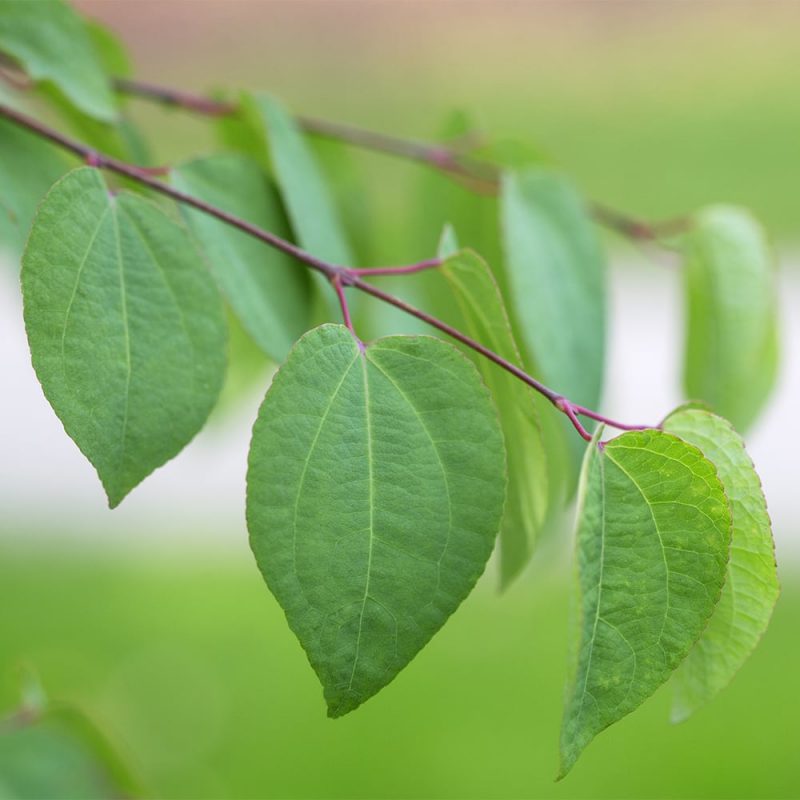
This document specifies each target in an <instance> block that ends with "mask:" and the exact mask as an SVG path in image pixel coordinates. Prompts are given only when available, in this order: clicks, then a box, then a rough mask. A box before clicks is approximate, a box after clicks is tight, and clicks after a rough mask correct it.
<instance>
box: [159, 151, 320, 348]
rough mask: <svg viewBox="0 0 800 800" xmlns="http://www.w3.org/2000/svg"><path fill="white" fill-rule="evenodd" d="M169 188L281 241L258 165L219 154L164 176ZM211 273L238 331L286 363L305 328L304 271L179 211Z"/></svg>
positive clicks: (250, 240) (196, 214) (205, 218)
mask: <svg viewBox="0 0 800 800" xmlns="http://www.w3.org/2000/svg"><path fill="white" fill-rule="evenodd" d="M170 180H171V182H172V184H173V185H174V186H176V187H177V188H178V189H181V190H182V191H185V192H187V193H188V194H191V195H193V196H195V197H199V198H200V199H202V200H205V201H206V202H207V203H211V204H212V205H214V206H217V207H218V208H222V209H223V210H225V211H228V212H230V213H232V214H235V215H236V216H238V217H241V218H243V219H245V220H247V221H248V222H252V223H254V224H256V225H258V226H259V227H261V228H265V229H266V230H268V231H270V232H272V233H275V234H277V235H278V236H282V237H284V238H285V237H286V233H287V232H286V221H285V219H284V216H283V211H282V209H281V207H280V204H279V202H278V199H277V197H276V196H275V193H274V191H273V189H272V187H271V186H270V185H269V183H268V182H267V178H266V176H265V175H264V174H263V172H262V171H261V169H260V167H259V166H258V164H256V163H255V162H254V161H252V160H251V159H248V158H246V157H245V156H240V155H234V154H224V155H217V156H211V157H210V158H204V159H197V160H196V161H191V162H189V163H187V164H183V165H182V166H180V167H178V168H177V169H175V170H173V171H172V174H171V178H170ZM183 211H184V213H185V215H186V216H187V218H188V220H189V223H190V227H191V229H192V230H193V231H194V233H195V235H196V236H197V238H198V241H199V242H200V244H201V245H202V249H203V251H204V253H205V255H206V256H207V258H208V261H209V264H210V266H211V273H212V275H213V276H214V278H215V279H216V281H217V284H218V285H219V287H220V289H222V291H223V292H224V294H225V296H226V297H227V298H228V302H229V303H230V304H231V307H232V308H233V309H234V311H235V312H236V314H237V315H238V317H239V319H240V320H241V321H242V324H243V325H244V327H245V329H246V330H247V331H248V332H249V333H250V335H251V336H252V337H253V339H254V340H255V341H256V342H257V343H258V344H259V345H260V346H261V348H262V349H263V350H264V352H265V353H267V355H269V356H271V357H272V358H273V359H274V360H276V361H282V360H283V359H284V358H286V355H287V353H288V352H289V348H290V347H291V346H292V344H293V343H294V342H295V340H296V339H297V338H299V337H300V336H301V335H302V334H303V332H304V331H305V330H306V329H307V328H308V325H309V317H310V315H309V306H310V292H309V280H308V269H307V268H306V267H305V266H304V265H303V264H299V263H298V262H297V261H295V260H294V259H292V258H290V257H289V256H287V255H285V254H284V253H282V252H280V251H279V250H276V249H274V248H272V247H269V246H268V245H266V244H264V243H263V242H260V241H258V240H257V239H255V238H254V237H252V236H248V235H247V234H246V233H244V232H242V231H239V230H237V229H236V228H232V227H231V226H230V225H226V224H225V223H224V222H221V221H220V220H217V219H214V218H213V217H210V216H209V215H208V214H204V213H202V212H201V211H196V210H194V209H191V208H188V207H185V208H184V209H183Z"/></svg>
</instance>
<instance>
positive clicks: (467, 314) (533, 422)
mask: <svg viewBox="0 0 800 800" xmlns="http://www.w3.org/2000/svg"><path fill="white" fill-rule="evenodd" d="M452 244H453V242H451V245H452ZM440 252H441V248H440ZM440 269H441V272H442V275H444V277H445V278H446V279H447V281H448V282H449V284H450V286H451V288H452V290H453V293H454V294H455V297H456V299H457V302H458V304H459V307H460V310H461V314H462V318H463V321H464V325H463V327H462V330H464V332H465V333H468V334H469V335H470V336H472V337H473V338H474V339H477V340H478V341H479V342H481V343H482V344H484V345H486V346H487V347H488V348H490V349H491V350H494V351H495V352H496V353H497V354H498V355H500V356H502V357H503V358H505V359H507V360H508V361H510V362H511V363H512V364H515V365H517V366H520V365H522V358H521V356H520V353H519V349H518V347H517V343H516V341H515V340H514V334H513V333H512V331H511V325H510V323H509V320H508V314H507V313H506V309H505V305H504V303H503V298H502V296H501V294H500V290H499V289H498V287H497V284H496V282H495V280H494V277H493V276H492V273H491V270H490V269H489V267H488V265H487V264H486V262H485V261H483V260H482V259H481V258H480V257H479V256H478V255H476V254H475V253H472V252H471V251H468V250H465V251H462V252H460V253H456V254H455V255H452V256H450V257H449V258H448V259H447V260H446V261H445V262H444V264H443V265H442V266H441V268H440ZM473 355H475V354H474V353H473ZM475 361H476V364H477V366H478V367H479V369H480V371H481V374H482V375H483V377H484V380H485V381H486V384H487V386H488V387H489V389H490V391H491V392H492V395H493V397H494V399H495V402H496V403H497V406H498V411H499V415H500V424H501V426H502V429H503V436H504V438H505V443H506V453H507V457H508V492H507V499H506V509H505V514H504V516H503V525H502V528H501V529H500V578H501V583H502V585H503V586H507V585H508V584H509V583H510V582H511V581H512V580H513V579H514V578H515V577H516V576H517V575H518V574H519V573H520V572H521V571H522V569H523V567H524V566H525V565H526V564H527V562H528V560H529V559H530V556H531V555H532V553H533V549H534V546H535V544H536V540H537V539H538V537H539V534H540V532H541V530H542V528H543V527H544V525H545V522H546V520H547V517H548V514H549V513H550V512H551V511H552V509H551V507H550V500H551V497H550V480H551V473H552V467H551V465H550V463H549V458H548V452H547V449H546V446H545V441H544V438H543V434H542V428H541V424H540V418H539V409H538V408H537V404H538V402H539V395H537V393H536V392H535V391H534V390H533V389H531V388H530V387H529V386H527V385H526V384H524V383H522V381H520V380H519V379H518V378H515V377H514V376H513V375H511V374H509V373H508V372H505V371H504V370H502V369H500V367H498V366H496V365H495V364H492V363H491V362H490V361H488V360H487V359H485V358H482V357H480V356H478V357H476V358H475ZM552 477H555V475H553V476H552Z"/></svg>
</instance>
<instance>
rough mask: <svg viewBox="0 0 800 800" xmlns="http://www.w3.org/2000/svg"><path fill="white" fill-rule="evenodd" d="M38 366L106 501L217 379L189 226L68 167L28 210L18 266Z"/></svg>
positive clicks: (195, 426)
mask: <svg viewBox="0 0 800 800" xmlns="http://www.w3.org/2000/svg"><path fill="white" fill-rule="evenodd" d="M22 290H23V299H24V314H25V327H26V330H27V333H28V341H29V343H30V347H31V356H32V360H33V366H34V368H35V370H36V374H37V376H38V378H39V381H40V382H41V384H42V388H43V389H44V393H45V395H46V397H47V399H48V400H49V401H50V404H51V405H52V406H53V409H54V410H55V412H56V414H58V416H59V418H60V419H61V421H62V423H63V424H64V428H65V429H66V431H67V433H68V434H69V436H70V437H71V438H72V439H73V440H74V441H75V443H76V444H77V445H78V447H80V449H81V450H82V452H83V453H84V455H85V456H86V457H87V458H88V459H89V461H91V462H92V464H93V465H94V467H95V469H96V470H97V472H98V475H99V476H100V480H101V481H102V483H103V486H104V487H105V490H106V494H107V495H108V499H109V503H110V505H111V506H112V507H113V506H116V505H117V504H118V503H119V502H120V501H121V500H122V498H123V497H124V496H125V495H126V494H127V493H128V492H129V491H130V490H131V489H132V488H133V487H134V486H136V484H138V483H139V482H140V481H141V480H142V479H143V478H145V477H146V476H147V475H148V474H150V473H151V472H152V471H153V470H154V469H156V468H157V467H159V466H160V465H161V464H163V463H164V462H165V461H167V460H169V459H170V458H172V457H173V456H174V455H176V454H177V453H178V452H180V450H181V449H182V448H183V447H184V446H185V445H186V444H187V443H188V442H189V440H190V439H191V438H192V437H193V436H194V435H195V434H196V433H197V431H198V430H200V428H201V427H202V426H203V423H204V422H205V420H206V418H207V417H208V414H209V412H210V411H211V408H212V406H213V405H214V402H215V401H216V398H217V395H218V393H219V389H220V386H221V384H222V379H223V373H224V366H225V326H224V320H223V316H222V304H221V302H220V298H219V295H218V293H217V290H216V287H215V286H214V285H213V282H212V281H211V278H210V277H209V275H208V273H207V271H206V269H205V267H204V265H203V263H202V259H201V258H200V256H199V255H198V253H197V252H196V251H195V249H194V246H193V244H192V241H191V239H190V238H189V236H188V235H187V233H186V231H185V230H184V229H183V228H181V227H179V226H178V225H177V224H176V223H175V222H173V221H172V220H171V219H169V218H168V217H167V216H166V215H165V214H164V213H163V212H162V211H160V210H159V209H158V208H157V207H155V206H153V205H152V204H151V203H150V202H149V201H146V200H143V199H142V198H140V197H137V196H136V195H132V194H128V193H126V192H123V193H121V194H119V195H118V196H112V194H111V193H110V192H109V190H108V187H107V186H106V184H105V182H104V180H103V178H102V176H101V175H100V173H99V172H98V171H97V170H94V169H91V168H88V167H82V168H79V169H77V170H74V171H73V172H71V173H69V174H68V175H67V176H66V177H64V178H63V179H62V180H61V181H59V182H58V183H57V184H56V185H55V186H54V187H53V188H52V189H51V191H50V192H49V193H48V195H47V197H46V198H45V199H44V201H43V202H42V205H41V206H40V207H39V212H38V214H37V215H36V219H35V220H34V224H33V228H32V230H31V236H30V240H29V242H28V247H27V249H26V251H25V256H24V258H23V266H22Z"/></svg>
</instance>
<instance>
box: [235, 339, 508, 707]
mask: <svg viewBox="0 0 800 800" xmlns="http://www.w3.org/2000/svg"><path fill="white" fill-rule="evenodd" d="M504 493H505V460H504V453H503V439H502V434H501V431H500V428H499V425H498V422H497V416H496V412H495V410H494V408H493V406H492V403H491V400H490V397H489V393H488V392H487V390H486V388H485V387H484V386H483V384H482V383H481V381H480V378H479V376H478V374H477V372H476V371H475V368H474V367H473V366H472V364H471V363H470V362H469V361H467V359H465V358H464V357H463V356H462V355H461V354H460V353H459V352H458V351H457V350H456V349H455V348H453V347H452V346H451V345H449V344H447V343H445V342H442V341H440V340H438V339H434V338H432V337H426V336H421V337H402V336H398V337H388V338H385V339H380V340H378V341H376V342H374V343H372V344H370V345H369V346H367V347H366V349H365V350H362V349H361V348H360V347H359V343H358V342H357V341H356V340H355V339H354V337H353V336H352V334H351V333H350V332H349V331H348V330H347V329H346V328H344V327H343V326H340V325H323V326H321V327H319V328H315V329H314V330H312V331H310V332H309V333H307V334H306V335H305V336H304V337H303V338H302V339H300V341H299V342H298V343H297V344H296V345H295V347H294V348H293V350H292V352H291V353H290V354H289V358H288V359H287V361H286V363H285V364H284V365H283V367H281V369H280V370H279V371H278V373H277V375H276V376H275V379H274V381H273V384H272V386H271V387H270V389H269V391H268V392H267V396H266V398H265V400H264V403H263V405H262V407H261V410H260V412H259V415H258V420H257V422H256V424H255V427H254V429H253V439H252V443H251V447H250V458H249V467H248V473H247V522H248V528H249V531H250V542H251V546H252V548H253V552H254V553H255V557H256V560H257V562H258V566H259V569H260V570H261V572H262V574H263V575H264V578H265V580H266V582H267V584H268V586H269V588H270V590H271V591H272V593H273V594H274V595H275V597H276V598H277V600H278V602H279V603H280V604H281V606H282V607H283V609H284V611H285V612H286V617H287V620H288V622H289V625H290V627H291V628H292V630H293V631H294V633H295V635H296V636H297V638H298V639H299V640H300V643H301V644H302V646H303V648H304V649H305V651H306V654H307V655H308V658H309V661H310V662H311V665H312V667H313V668H314V670H315V671H316V673H317V675H318V676H319V679H320V681H321V682H322V685H323V687H324V691H325V699H326V701H327V704H328V713H329V715H330V716H333V717H338V716H341V715H342V714H346V713H347V712H349V711H352V710H353V709H354V708H356V707H357V706H359V705H361V703H363V702H364V701H365V700H367V699H368V698H370V697H371V696H372V695H374V694H375V693H376V692H377V691H379V690H380V689H381V688H382V687H384V686H385V685H386V684H388V683H389V682H390V681H391V680H392V679H393V678H394V677H395V675H397V673H398V672H399V671H400V670H401V669H403V667H405V666H406V664H408V662H409V661H411V659H412V658H413V657H414V656H415V655H416V654H417V653H418V652H419V650H420V649H421V648H422V647H424V646H425V644H426V643H427V642H428V641H429V640H430V638H431V637H432V636H433V634H434V633H436V631H437V630H438V629H439V628H440V627H441V626H442V625H443V624H444V622H445V621H446V620H447V618H448V617H449V616H450V614H452V613H453V611H455V609H456V608H457V607H458V605H459V604H460V603H461V601H462V600H463V599H464V598H465V597H466V596H467V595H468V594H469V592H470V590H471V589H472V587H473V586H474V584H475V582H476V581H477V579H478V577H479V576H480V575H481V573H482V572H483V570H484V567H485V565H486V561H487V559H488V557H489V555H490V553H491V551H492V548H493V545H494V541H495V537H496V534H497V530H498V528H499V525H500V519H501V515H502V510H503V500H504Z"/></svg>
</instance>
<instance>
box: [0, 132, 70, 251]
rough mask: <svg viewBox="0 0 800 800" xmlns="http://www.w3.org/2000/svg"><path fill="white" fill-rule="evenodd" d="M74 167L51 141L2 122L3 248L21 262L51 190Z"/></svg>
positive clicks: (0, 233)
mask: <svg viewBox="0 0 800 800" xmlns="http://www.w3.org/2000/svg"><path fill="white" fill-rule="evenodd" d="M71 165H72V160H71V159H69V158H67V157H66V156H64V154H63V153H62V152H61V151H60V150H57V149H56V148H55V147H54V146H53V145H52V144H50V143H49V142H45V141H44V140H43V139H41V138H40V137H38V136H35V135H34V134H32V133H29V132H28V131H25V130H23V129H22V128H20V127H19V126H18V125H14V124H12V123H10V122H6V121H5V120H3V121H0V186H1V187H2V190H0V246H2V247H3V248H4V249H7V250H8V251H9V252H10V253H12V254H13V256H14V258H15V259H17V258H19V256H20V255H21V254H22V250H23V248H24V247H25V240H26V239H27V238H28V231H29V230H30V226H31V221H32V220H33V217H34V214H35V213H36V207H37V206H38V205H39V202H40V201H41V199H42V197H44V195H45V193H46V192H47V190H48V189H49V188H50V187H51V186H52V185H53V184H54V183H55V182H56V181H57V180H58V179H59V178H60V177H61V176H62V175H63V174H64V173H65V172H67V171H68V170H69V169H70V167H71Z"/></svg>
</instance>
